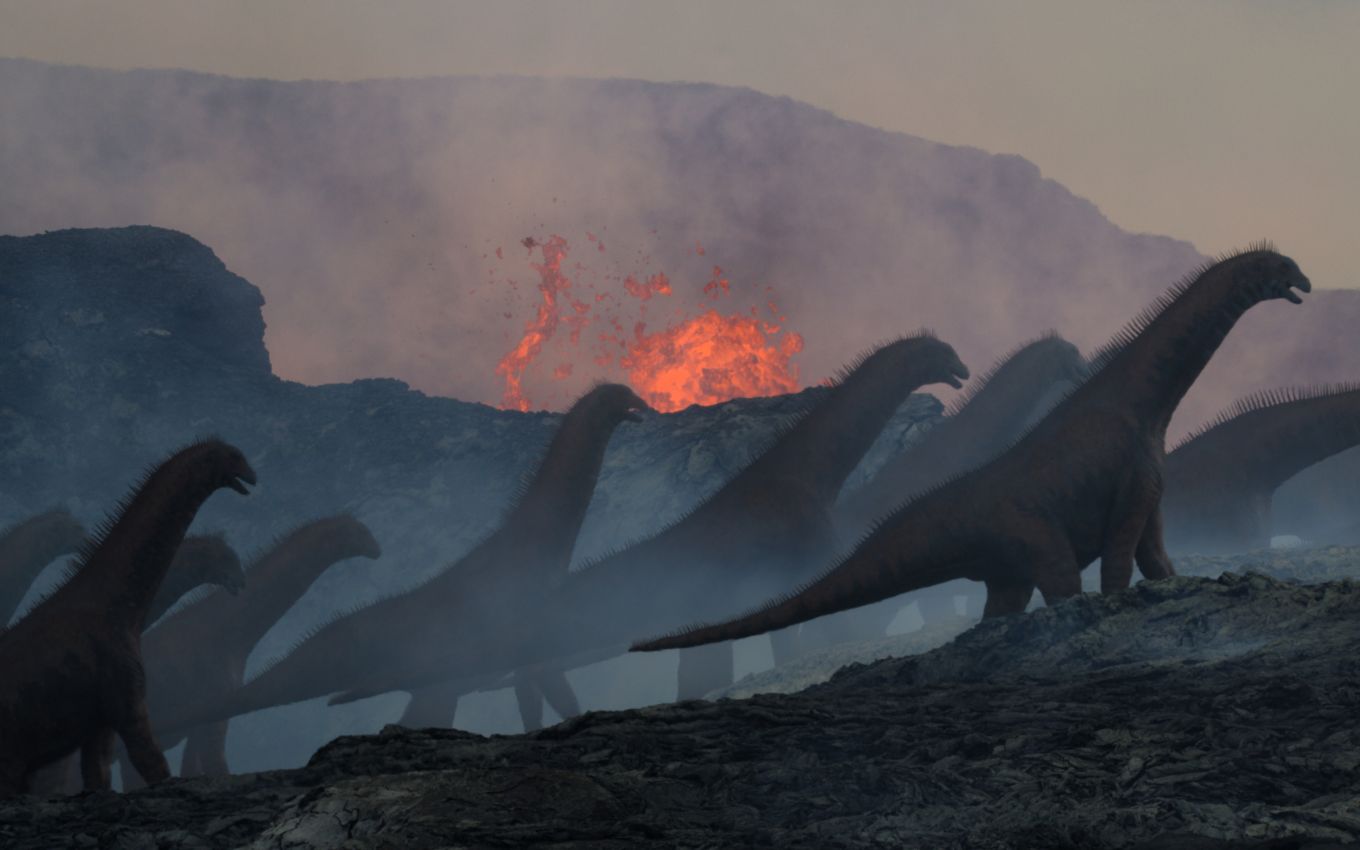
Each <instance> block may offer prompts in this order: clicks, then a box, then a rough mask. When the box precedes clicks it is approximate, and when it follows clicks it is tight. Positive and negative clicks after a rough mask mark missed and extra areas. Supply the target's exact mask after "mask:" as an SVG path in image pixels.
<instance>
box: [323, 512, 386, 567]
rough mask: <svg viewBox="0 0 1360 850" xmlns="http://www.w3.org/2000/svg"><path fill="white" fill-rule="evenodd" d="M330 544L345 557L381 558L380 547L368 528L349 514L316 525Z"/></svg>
mask: <svg viewBox="0 0 1360 850" xmlns="http://www.w3.org/2000/svg"><path fill="white" fill-rule="evenodd" d="M318 528H319V530H321V531H322V532H323V533H324V534H325V535H326V537H327V539H328V540H329V541H330V544H331V545H332V546H334V547H336V549H338V550H339V551H341V552H343V553H345V557H362V558H368V559H370V560H376V559H378V558H381V557H382V546H381V545H380V544H379V543H378V539H377V538H376V537H374V536H373V532H372V531H371V530H370V529H369V527H368V526H366V525H364V524H363V523H362V522H360V521H359V520H358V519H356V518H354V517H352V516H350V515H349V514H341V515H339V516H335V517H331V518H330V519H327V520H322V521H321V522H320V523H318Z"/></svg>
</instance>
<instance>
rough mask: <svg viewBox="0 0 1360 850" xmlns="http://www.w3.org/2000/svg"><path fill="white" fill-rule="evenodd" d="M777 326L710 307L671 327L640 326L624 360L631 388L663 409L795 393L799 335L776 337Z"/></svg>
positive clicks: (658, 408)
mask: <svg viewBox="0 0 1360 850" xmlns="http://www.w3.org/2000/svg"><path fill="white" fill-rule="evenodd" d="M779 332H780V330H779V328H778V327H774V328H770V327H768V326H766V325H765V324H764V323H763V322H761V321H759V320H757V319H753V318H750V317H749V316H743V315H740V314H735V315H731V316H724V315H722V314H720V313H719V312H718V311H717V310H713V309H709V310H705V311H704V312H703V313H700V314H699V315H698V316H695V317H694V318H692V319H689V320H687V321H685V322H683V323H681V324H679V325H676V326H675V327H672V328H667V329H665V330H663V331H657V332H656V333H653V334H647V333H645V332H643V331H642V330H641V329H639V330H638V332H637V333H636V335H635V337H634V339H633V341H632V342H631V343H630V344H629V346H628V353H627V354H625V355H624V356H623V359H622V360H621V361H620V362H621V364H622V366H623V368H624V369H626V370H627V372H628V380H629V383H631V384H632V386H633V389H634V390H635V391H636V392H637V393H638V395H640V396H642V397H643V398H644V399H646V401H647V403H648V404H650V405H651V406H652V407H655V408H656V409H657V410H660V411H672V410H680V409H682V408H685V407H688V406H689V405H691V404H717V403H719V402H723V401H727V400H728V399H731V398H737V397H739V396H766V395H778V394H779V393H790V392H797V391H798V389H799V387H798V365H797V364H796V363H791V362H789V358H790V357H792V356H793V355H795V354H797V353H798V352H800V351H802V350H803V338H802V337H801V336H800V335H798V334H796V333H787V334H784V336H783V338H782V339H779V340H777V341H776V340H775V339H774V336H775V335H776V334H778V333H779Z"/></svg>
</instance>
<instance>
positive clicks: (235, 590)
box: [223, 575, 246, 596]
mask: <svg viewBox="0 0 1360 850" xmlns="http://www.w3.org/2000/svg"><path fill="white" fill-rule="evenodd" d="M223 587H225V588H226V589H227V593H230V594H231V595H232V596H236V595H237V594H239V593H240V592H241V591H243V590H245V589H246V580H245V579H244V578H242V577H241V576H239V575H233V576H231V578H229V579H228V580H227V583H226V584H225V585H223Z"/></svg>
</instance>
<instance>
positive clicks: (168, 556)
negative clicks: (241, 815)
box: [0, 439, 255, 797]
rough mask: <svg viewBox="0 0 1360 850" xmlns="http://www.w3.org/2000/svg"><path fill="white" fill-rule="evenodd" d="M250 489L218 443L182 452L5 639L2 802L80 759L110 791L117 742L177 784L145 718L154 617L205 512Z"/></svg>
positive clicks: (135, 494)
mask: <svg viewBox="0 0 1360 850" xmlns="http://www.w3.org/2000/svg"><path fill="white" fill-rule="evenodd" d="M253 483H255V473H254V471H253V470H251V468H250V464H248V463H247V462H246V459H245V457H244V456H243V455H242V454H241V452H240V450H239V449H237V448H235V447H234V446H230V445H228V444H226V443H224V442H222V441H221V440H218V439H209V440H203V441H200V442H196V443H193V444H192V445H190V446H187V447H185V448H183V449H181V450H179V451H178V452H176V453H175V454H174V455H172V456H171V457H170V458H169V459H168V460H166V461H164V462H162V463H161V464H159V465H158V466H156V467H155V468H154V469H152V470H151V471H150V472H149V473H148V474H147V475H146V477H145V478H144V479H143V480H142V481H141V483H140V484H139V485H138V486H137V487H135V488H134V489H133V491H132V493H131V495H130V496H129V497H128V498H126V499H125V500H124V501H123V502H122V504H121V505H120V506H119V507H118V509H117V510H116V511H115V512H114V513H113V514H112V515H111V516H110V518H109V520H108V521H107V522H106V523H104V524H103V525H102V526H101V527H100V529H99V530H98V531H97V532H96V534H95V535H94V536H93V537H91V538H90V539H89V540H87V541H86V543H85V545H84V546H83V547H82V549H81V553H80V556H79V557H78V559H77V561H76V570H75V572H74V573H73V574H72V575H71V577H70V579H69V580H68V581H67V582H66V583H65V584H64V585H62V586H61V587H60V588H58V589H57V590H56V591H54V592H53V593H52V594H51V595H49V596H48V597H47V598H45V599H44V600H43V601H42V602H40V603H39V604H38V605H37V606H36V607H35V608H34V609H33V610H32V611H31V612H30V613H29V614H28V615H27V616H26V617H24V618H23V619H22V620H20V621H19V622H18V623H16V624H15V625H14V627H13V628H11V629H9V630H7V631H5V632H4V633H3V634H0V680H3V681H4V682H5V683H6V688H5V689H4V690H3V691H2V692H0V797H7V796H12V795H15V794H19V793H22V792H23V791H24V789H25V787H26V785H27V781H28V777H29V775H30V774H31V773H32V772H33V771H34V770H36V769H37V768H39V767H41V766H43V765H45V764H47V763H49V762H51V761H54V760H55V759H58V758H61V757H62V756H64V755H65V754H66V753H68V752H70V751H71V750H72V749H75V748H79V749H80V753H81V778H82V780H83V782H84V785H85V787H86V788H87V789H106V788H108V787H109V758H110V754H111V750H112V747H113V740H114V735H115V734H117V735H118V736H119V737H121V738H122V739H123V742H124V743H125V744H126V745H127V747H128V752H129V753H130V754H131V758H132V760H133V762H134V763H135V764H136V765H137V769H138V770H139V771H140V772H141V773H142V775H143V776H146V777H148V778H149V779H150V780H151V781H159V780H161V779H164V778H165V777H166V776H168V775H169V769H168V768H167V766H166V763H165V757H164V756H162V755H161V752H160V748H159V747H158V746H157V745H156V741H155V739H154V737H153V736H152V733H151V724H150V721H149V719H148V718H147V714H146V701H145V684H144V680H143V671H142V661H141V634H142V629H143V627H144V625H145V623H146V616H147V611H148V610H149V608H150V606H151V601H152V599H153V598H154V597H155V595H156V591H157V590H158V589H159V588H160V584H161V580H162V579H163V578H164V577H165V572H166V570H168V569H169V568H170V563H171V560H172V559H173V557H174V554H175V550H176V549H177V548H179V544H180V542H181V541H182V540H183V539H184V534H185V531H186V530H187V529H188V527H189V524H190V523H191V522H192V521H193V519H194V515H195V514H196V513H197V512H198V509H199V507H200V506H201V505H202V504H203V502H204V501H205V500H207V498H208V497H209V496H210V495H212V493H213V492H214V491H216V490H218V489H219V488H222V487H230V488H231V489H233V490H236V491H238V492H241V493H246V492H248V491H247V490H246V486H245V485H246V484H253Z"/></svg>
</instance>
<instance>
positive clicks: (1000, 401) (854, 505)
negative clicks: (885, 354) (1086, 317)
mask: <svg viewBox="0 0 1360 850" xmlns="http://www.w3.org/2000/svg"><path fill="white" fill-rule="evenodd" d="M1085 377H1086V361H1085V360H1083V359H1082V356H1081V352H1079V351H1078V350H1077V347H1076V346H1074V345H1072V344H1071V343H1070V342H1068V341H1067V340H1065V339H1063V338H1062V337H1060V336H1058V335H1057V334H1055V333H1047V334H1044V335H1043V336H1041V337H1039V338H1038V339H1035V340H1032V341H1030V342H1028V343H1025V344H1024V345H1021V346H1020V347H1019V348H1017V349H1015V350H1014V351H1012V352H1011V353H1010V354H1008V355H1006V356H1005V357H1002V358H1001V359H1000V360H998V361H997V363H996V365H994V366H992V368H991V369H989V370H988V371H987V372H986V373H984V374H983V375H982V376H981V377H979V378H976V379H974V380H973V381H972V382H970V384H969V386H968V388H967V389H966V390H964V391H963V392H962V393H960V394H959V395H958V396H957V397H956V398H955V399H954V400H953V401H952V402H951V403H950V405H949V407H948V408H946V410H945V416H944V419H942V420H941V421H940V422H939V423H938V424H937V425H935V426H934V427H932V428H931V429H930V430H928V431H927V432H926V433H925V434H924V435H923V436H922V437H921V438H920V439H918V440H917V441H916V442H914V443H912V444H911V445H910V446H908V447H907V448H906V449H905V450H904V451H902V452H901V453H899V454H898V455H897V456H895V457H894V458H893V459H892V460H890V461H888V463H887V464H885V465H884V467H883V468H882V469H880V470H879V472H878V473H877V474H876V475H875V476H874V477H873V478H872V479H870V480H869V482H868V483H866V484H865V485H864V486H862V487H860V488H859V489H858V490H855V491H854V492H853V493H850V494H849V495H843V496H842V497H841V500H840V501H839V502H838V503H837V505H836V510H835V512H834V517H835V519H836V525H837V527H838V528H839V529H840V530H841V537H842V539H844V540H854V539H858V538H859V537H861V536H862V535H863V534H864V533H865V531H866V530H867V529H868V528H869V527H871V526H872V523H873V520H876V519H878V518H879V517H881V516H883V515H884V514H886V513H888V512H889V511H891V510H892V509H893V508H895V507H897V506H898V505H900V504H902V503H903V502H904V501H906V500H907V499H908V498H909V497H910V496H912V495H914V494H916V493H920V492H923V491H925V490H929V489H931V488H932V487H935V486H936V485H938V484H940V483H941V482H942V481H945V480H947V479H948V478H950V477H951V476H953V475H957V474H958V473H960V472H962V471H964V470H967V469H972V468H973V467H975V466H977V465H978V464H980V463H982V462H983V461H985V460H987V459H988V458H991V457H994V456H996V455H997V454H998V453H999V452H1000V451H1001V450H1003V449H1004V448H1005V447H1006V446H1008V445H1010V444H1011V443H1012V442H1014V440H1015V439H1016V438H1017V437H1018V436H1019V435H1020V434H1023V433H1024V432H1025V431H1026V430H1028V428H1029V427H1030V425H1032V424H1033V422H1034V421H1035V420H1036V419H1038V418H1040V417H1042V416H1043V415H1044V414H1046V413H1047V412H1048V411H1049V409H1051V408H1052V407H1053V406H1054V405H1056V404H1057V403H1058V401H1059V400H1060V399H1059V398H1055V397H1054V396H1053V394H1051V393H1049V392H1048V390H1049V388H1051V387H1054V386H1059V385H1061V386H1066V387H1069V388H1070V387H1071V386H1073V385H1075V384H1078V383H1080V382H1081V381H1082V380H1084V379H1085ZM970 584H971V582H949V583H946V584H943V585H939V586H938V587H934V588H928V589H923V590H921V591H918V592H917V593H915V594H913V596H914V598H915V601H916V603H917V605H918V606H919V608H920V611H921V616H922V617H923V618H924V619H925V620H926V621H927V622H930V621H936V620H942V619H945V618H946V617H952V616H953V613H954V597H955V596H956V595H964V594H967V593H968V592H969V587H968V585H970ZM905 601H908V600H906V599H903V600H894V599H887V600H884V601H883V602H881V603H877V604H875V605H868V606H865V607H863V608H858V609H855V610H854V611H847V612H845V613H843V614H839V615H835V616H834V617H830V618H826V619H822V620H818V621H817V622H816V623H810V624H807V625H808V626H809V627H816V626H818V624H828V621H830V622H831V623H835V624H836V625H834V626H832V628H831V629H829V631H831V632H832V634H836V633H840V634H843V635H848V636H851V637H856V638H861V639H869V638H873V637H877V636H879V635H881V634H883V632H884V631H885V630H886V628H887V626H888V624H889V623H891V622H892V620H893V618H894V617H895V616H896V615H897V612H898V609H899V608H900V607H901V605H902V603H903V602H905ZM837 626H839V627H837ZM822 628H823V629H825V628H826V626H822ZM804 633H805V634H806V630H805V632H804ZM823 642H825V640H823Z"/></svg>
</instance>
